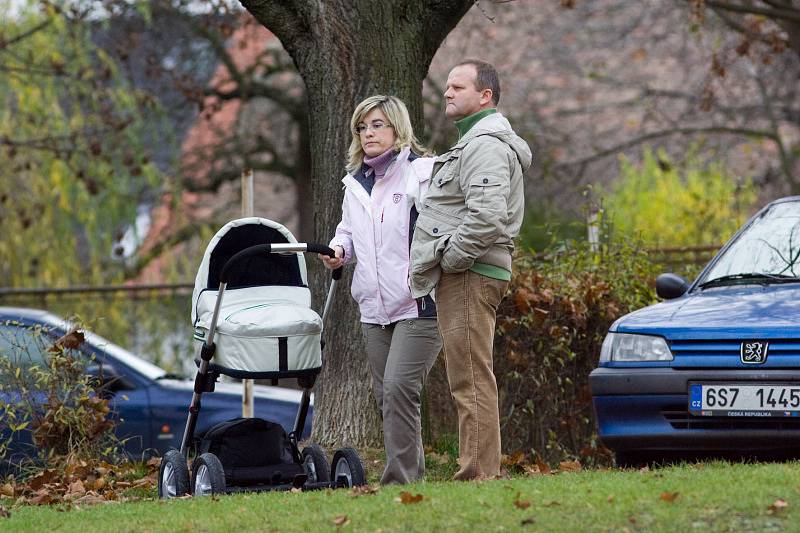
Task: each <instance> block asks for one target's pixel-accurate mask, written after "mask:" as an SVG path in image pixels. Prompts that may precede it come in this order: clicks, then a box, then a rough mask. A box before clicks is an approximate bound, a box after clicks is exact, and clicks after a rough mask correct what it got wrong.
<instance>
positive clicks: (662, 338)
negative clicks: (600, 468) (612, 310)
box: [589, 196, 800, 464]
mask: <svg viewBox="0 0 800 533" xmlns="http://www.w3.org/2000/svg"><path fill="white" fill-rule="evenodd" d="M656 292H657V294H658V295H659V297H661V298H663V299H664V300H665V301H664V302H661V303H658V304H655V305H651V306H649V307H646V308H644V309H640V310H638V311H635V312H633V313H630V314H628V315H625V316H623V317H622V318H620V319H618V320H617V321H616V322H614V324H613V325H612V326H611V328H610V330H609V332H608V335H607V337H606V338H605V340H604V342H603V346H602V349H601V353H600V363H599V367H598V368H597V369H595V370H594V371H592V373H591V374H590V376H589V382H590V386H591V391H592V398H593V405H594V410H595V414H596V418H597V424H598V434H599V437H600V440H601V441H602V443H603V444H604V445H605V446H606V447H608V448H610V449H612V450H613V451H614V452H615V453H616V456H617V461H618V463H621V464H639V463H641V462H644V461H652V460H659V459H662V458H669V457H671V456H672V455H678V456H681V455H685V454H687V453H689V454H692V455H695V454H696V455H706V454H712V455H723V456H724V455H728V454H729V453H736V454H737V455H741V454H746V455H753V456H760V455H772V454H778V455H780V454H782V453H784V452H788V453H791V452H793V451H796V448H797V445H798V444H800V197H797V196H795V197H790V198H783V199H781V200H777V201H774V202H772V203H770V204H769V205H767V206H766V207H764V208H763V209H761V210H760V211H759V212H758V213H757V214H756V215H755V216H753V217H752V218H751V219H750V220H749V221H748V222H747V223H746V224H745V225H744V226H743V227H742V228H741V229H740V230H739V231H738V232H737V233H736V234H735V235H734V236H733V237H732V238H731V239H730V241H729V242H728V243H727V244H725V246H724V247H723V248H722V249H721V250H720V251H719V252H718V253H717V255H716V256H715V257H714V258H713V259H712V260H711V262H710V263H709V264H708V265H707V266H706V267H705V269H704V270H703V271H702V272H701V273H700V275H699V276H698V278H697V279H696V280H695V281H694V282H692V283H688V282H686V281H685V280H683V279H682V278H680V277H679V276H676V275H674V274H662V275H661V276H659V277H658V279H657V281H656Z"/></svg>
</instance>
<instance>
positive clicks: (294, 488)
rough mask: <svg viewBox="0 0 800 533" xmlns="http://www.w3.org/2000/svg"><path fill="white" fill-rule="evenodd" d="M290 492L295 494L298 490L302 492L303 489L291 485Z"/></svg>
mask: <svg viewBox="0 0 800 533" xmlns="http://www.w3.org/2000/svg"><path fill="white" fill-rule="evenodd" d="M290 492H292V493H294V494H297V493H298V492H303V489H301V488H300V487H292V490H291V491H290Z"/></svg>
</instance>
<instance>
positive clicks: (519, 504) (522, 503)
mask: <svg viewBox="0 0 800 533" xmlns="http://www.w3.org/2000/svg"><path fill="white" fill-rule="evenodd" d="M519 496H520V493H519V492H518V493H517V495H516V497H514V506H515V507H516V508H517V509H527V508H528V507H530V506H531V502H529V501H528V500H520V499H519Z"/></svg>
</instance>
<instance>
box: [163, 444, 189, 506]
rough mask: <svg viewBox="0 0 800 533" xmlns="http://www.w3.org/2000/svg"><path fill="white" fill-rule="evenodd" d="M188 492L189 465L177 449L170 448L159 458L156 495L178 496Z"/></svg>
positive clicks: (164, 496) (165, 496)
mask: <svg viewBox="0 0 800 533" xmlns="http://www.w3.org/2000/svg"><path fill="white" fill-rule="evenodd" d="M186 494H189V467H188V466H186V457H184V456H183V454H182V453H181V452H179V451H178V450H170V451H168V452H167V453H165V454H164V457H162V458H161V466H160V467H159V469H158V497H159V498H179V497H181V496H185V495H186Z"/></svg>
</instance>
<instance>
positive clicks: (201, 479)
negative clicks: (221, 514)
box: [192, 453, 225, 496]
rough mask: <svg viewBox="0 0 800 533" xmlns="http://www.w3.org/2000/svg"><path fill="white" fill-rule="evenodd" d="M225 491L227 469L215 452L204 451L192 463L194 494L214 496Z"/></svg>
mask: <svg viewBox="0 0 800 533" xmlns="http://www.w3.org/2000/svg"><path fill="white" fill-rule="evenodd" d="M224 493H225V471H224V470H223V469H222V463H220V462H219V459H217V456H216V455H214V454H213V453H204V454H203V455H201V456H200V457H198V458H196V459H195V460H194V462H193V463H192V494H194V495H195V496H212V495H215V494H224Z"/></svg>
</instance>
